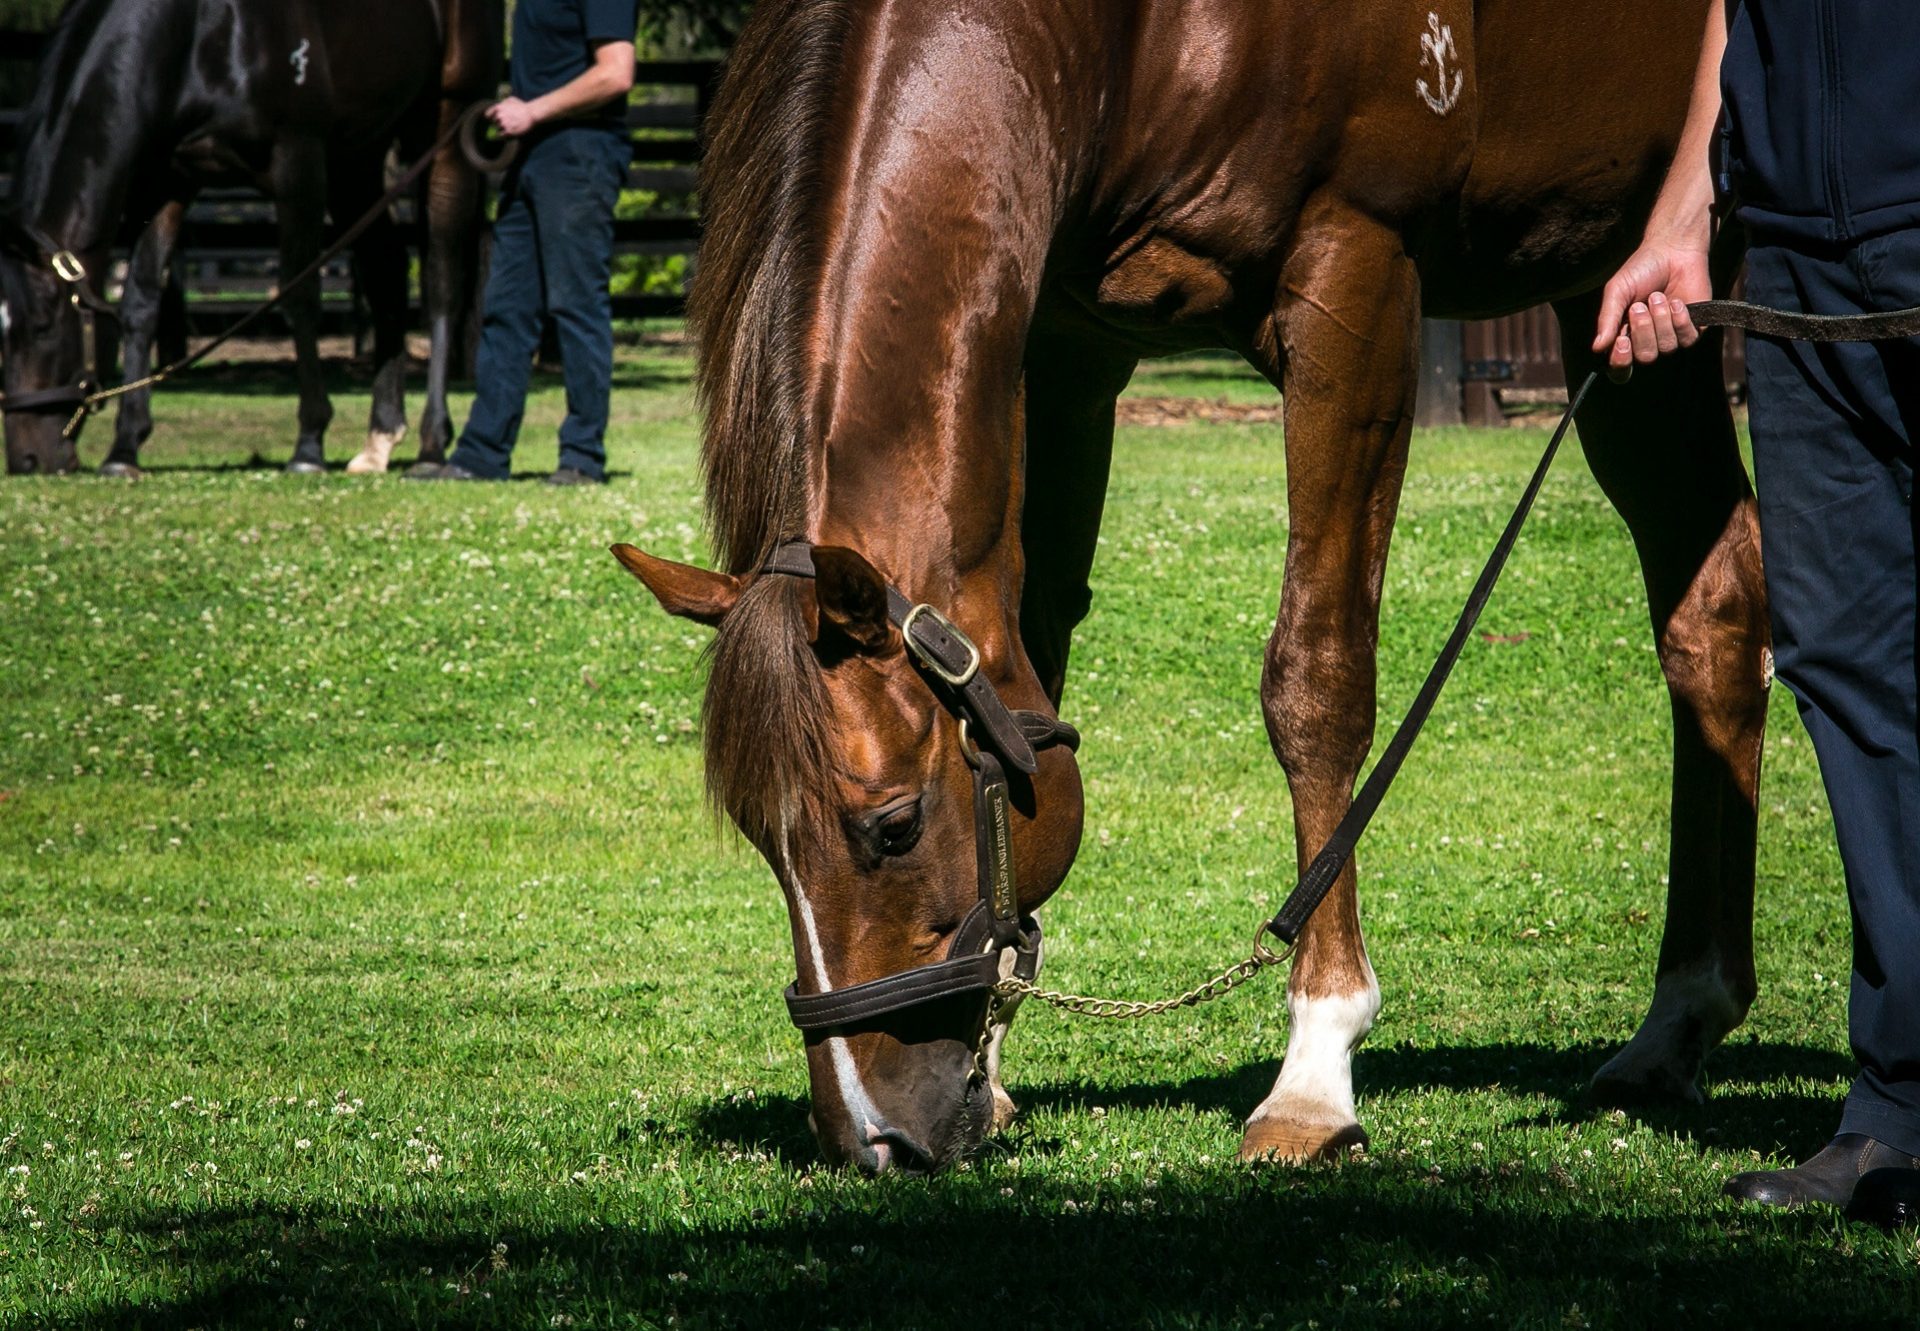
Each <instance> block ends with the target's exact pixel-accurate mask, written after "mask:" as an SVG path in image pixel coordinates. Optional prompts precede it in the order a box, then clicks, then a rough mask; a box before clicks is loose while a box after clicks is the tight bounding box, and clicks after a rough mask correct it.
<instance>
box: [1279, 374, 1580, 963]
mask: <svg viewBox="0 0 1920 1331" xmlns="http://www.w3.org/2000/svg"><path fill="white" fill-rule="evenodd" d="M1599 377H1600V375H1599V372H1598V371H1595V372H1593V373H1591V374H1589V375H1588V376H1587V378H1586V381H1585V382H1584V383H1582V384H1581V385H1580V391H1579V392H1577V393H1575V394H1574V395H1573V400H1572V401H1571V402H1569V403H1568V404H1567V410H1566V414H1565V415H1563V416H1561V417H1560V424H1559V425H1558V426H1556V427H1555V428H1554V431H1553V437H1552V438H1550V439H1548V440H1547V447H1546V451H1545V452H1543V453H1541V455H1540V461H1539V463H1538V464H1536V465H1535V467H1534V469H1533V477H1532V479H1531V480H1529V481H1528V482H1527V488H1526V489H1525V490H1524V491H1522V492H1521V495H1520V502H1519V503H1518V504H1517V505H1515V507H1514V510H1513V516H1512V517H1510V518H1508V519H1507V528H1506V530H1505V531H1503V532H1501V533H1500V539H1499V540H1498V541H1496V542H1494V546H1493V553H1492V554H1491V555H1489V556H1488V557H1487V563H1486V567H1484V568H1482V569H1481V570H1480V577H1479V578H1478V579H1477V580H1476V581H1475V582H1474V584H1473V590H1472V591H1471V592H1469V593H1468V594H1467V603H1466V605H1465V607H1464V608H1462V609H1461V611H1460V618H1459V619H1458V620H1456V621H1455V622H1454V625H1453V632H1452V633H1451V634H1449V635H1448V636H1447V642H1446V646H1444V647H1442V648H1441V649H1440V656H1439V659H1437V660H1436V661H1434V663H1433V668H1432V669H1431V670H1429V671H1428V672H1427V682H1426V683H1424V684H1422V685H1421V686H1420V692H1419V693H1418V694H1416V695H1415V696H1414V699H1413V705H1412V706H1411V707H1409V708H1408V709H1407V715H1406V719H1405V720H1403V721H1401V722H1400V728H1399V729H1398V730H1396V731H1394V732H1393V738H1392V739H1390V740H1388V741H1387V747H1386V750H1385V751H1384V752H1383V753H1381V755H1380V761H1379V762H1377V763H1375V764H1374V765H1373V770H1372V771H1371V772H1369V773H1367V780H1366V784H1365V785H1363V786H1361V787H1360V793H1359V794H1358V795H1356V796H1354V798H1353V803H1352V804H1350V805H1348V806H1347V812H1346V814H1345V816H1344V817H1342V818H1341V819H1340V823H1339V825H1338V826H1337V827H1335V828H1334V829H1333V835H1332V836H1330V837H1328V838H1327V844H1326V845H1324V846H1322V847H1321V848H1320V853H1319V854H1318V855H1315V856H1314V857H1313V862H1312V863H1311V864H1309V865H1308V866H1307V871H1306V872H1305V873H1304V874H1301V875H1300V881H1299V882H1298V883H1297V884H1295V885H1294V889H1293V891H1292V892H1291V893H1289V894H1288V896H1287V899H1286V901H1285V902H1284V903H1283V904H1282V905H1281V907H1280V909H1279V911H1278V912H1277V913H1276V914H1275V915H1274V917H1273V918H1272V919H1271V920H1269V921H1268V922H1267V926H1266V928H1267V931H1268V932H1271V933H1272V934H1273V935H1274V936H1275V937H1276V938H1278V939H1280V940H1281V941H1282V942H1284V943H1287V944H1289V945H1291V944H1292V943H1293V942H1294V941H1295V940H1296V939H1298V938H1299V937H1300V931H1301V930H1302V929H1303V928H1305V927H1306V923H1307V920H1308V919H1309V918H1311V917H1312V915H1313V912H1314V909H1315V908H1316V907H1317V906H1319V904H1320V903H1321V902H1322V901H1324V900H1326V896H1327V893H1328V892H1329V891H1331V890H1332V888H1333V885H1334V883H1335V882H1336V881H1338V879H1339V877H1340V871H1341V870H1342V869H1343V868H1345V867H1346V863H1347V860H1348V858H1349V857H1350V856H1352V854H1353V848H1354V847H1355V846H1356V845H1358V844H1359V842H1360V838H1361V837H1362V836H1364V835H1365V834H1366V830H1367V824H1368V823H1370V822H1372V821H1373V815H1374V814H1375V813H1377V812H1379V809H1380V802H1381V801H1382V800H1384V799H1386V797H1387V790H1388V789H1389V788H1390V787H1391V786H1392V785H1393V779H1394V778H1395V777H1396V776H1399V775H1400V768H1401V767H1402V766H1403V765H1404V764H1405V763H1406V761H1407V755H1408V754H1409V753H1411V752H1412V751H1413V742H1414V741H1415V740H1416V739H1418V738H1420V728H1421V727H1422V726H1424V725H1426V723H1427V717H1428V715H1430V714H1431V713H1432V711H1433V705H1434V704H1435V703H1436V702H1438V701H1439V700H1440V691H1441V690H1442V689H1444V688H1445V687H1446V686H1447V677H1448V676H1449V675H1451V674H1452V673H1453V667H1454V663H1455V662H1457V661H1458V660H1459V659H1460V652H1461V650H1462V649H1464V648H1465V647H1466V645H1467V638H1468V636H1469V635H1470V634H1471V633H1472V632H1473V626H1474V625H1475V624H1477V623H1478V622H1479V621H1480V612H1481V611H1482V610H1484V609H1486V606H1487V600H1488V598H1490V597H1491V596H1492V595H1493V587H1494V584H1495V583H1497V582H1498V581H1499V580H1500V574H1501V572H1502V571H1503V570H1504V569H1505V568H1506V566H1507V557H1508V556H1509V555H1511V554H1512V553H1513V547H1514V543H1515V542H1516V541H1518V540H1519V539H1520V529H1521V528H1522V527H1524V526H1525V525H1526V522H1527V514H1529V513H1530V512H1532V511H1533V501H1534V500H1535V499H1537V498H1538V497H1539V495H1540V487H1541V486H1542V485H1544V484H1545V483H1546V479H1547V472H1548V471H1550V470H1552V468H1553V460H1554V458H1555V457H1557V456H1558V455H1559V453H1560V444H1561V441H1562V440H1564V439H1565V438H1566V437H1567V430H1568V429H1569V428H1570V427H1571V426H1572V425H1573V416H1574V413H1575V412H1577V411H1579V410H1580V404H1581V403H1582V402H1584V401H1586V399H1587V392H1588V390H1590V389H1591V388H1592V387H1593V385H1594V383H1595V381H1597V380H1598V379H1599Z"/></svg>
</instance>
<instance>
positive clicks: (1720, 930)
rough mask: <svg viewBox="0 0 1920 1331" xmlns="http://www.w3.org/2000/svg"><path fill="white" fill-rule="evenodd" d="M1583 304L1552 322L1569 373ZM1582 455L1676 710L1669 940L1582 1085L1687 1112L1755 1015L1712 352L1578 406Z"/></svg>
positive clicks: (1755, 658)
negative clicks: (1612, 518)
mask: <svg viewBox="0 0 1920 1331" xmlns="http://www.w3.org/2000/svg"><path fill="white" fill-rule="evenodd" d="M1595 312H1596V311H1595V302H1594V301H1593V300H1591V299H1588V300H1581V301H1572V302H1568V303H1566V304H1565V305H1563V306H1562V307H1561V308H1560V316H1561V325H1562V329H1563V333H1562V342H1563V344H1564V345H1565V347H1566V362H1567V373H1568V374H1569V375H1570V376H1575V377H1582V376H1584V375H1585V374H1586V373H1587V371H1588V370H1589V369H1592V368H1595V367H1596V366H1597V364H1598V362H1597V361H1596V360H1595V359H1594V358H1593V357H1592V356H1591V355H1590V354H1589V353H1587V351H1586V345H1587V341H1588V339H1589V337H1590V336H1591V333H1592V329H1593V321H1594V317H1595ZM1579 423H1580V442H1581V444H1582V445H1583V446H1584V448H1585V449H1586V453H1587V459H1588V462H1589V463H1590V464H1591V466H1592V468H1593V473H1594V476H1595V477H1596V478H1597V479H1598V480H1599V482H1600V486H1601V488H1602V489H1603V490H1605V491H1606V494H1607V497H1608V498H1609V499H1610V500H1612V501H1613V504H1614V506H1615V507H1616V508H1618V509H1619V510H1620V514H1621V516H1622V517H1623V518H1625V519H1626V522H1627V526H1628V528H1629V529H1630V530H1631V531H1632V533H1633V539H1634V544H1635V546H1636V547H1637V548H1638V551H1639V554H1640V563H1641V569H1642V575H1643V577H1644V579H1645V583H1646V589H1647V608H1648V611H1649V613H1650V614H1651V616H1652V620H1653V632H1654V641H1655V643H1656V645H1657V647H1658V649H1659V652H1660V666H1661V670H1662V671H1663V673H1664V674H1665V675H1666V680H1667V690H1668V693H1669V695H1670V698H1671V701H1672V705H1673V817H1672V831H1671V833H1670V836H1671V846H1670V851H1669V854H1670V860H1669V865H1668V873H1667V881H1668V887H1667V925H1666V936H1665V938H1664V940H1663V942H1662V944H1661V948H1660V963H1659V974H1658V976H1657V978H1656V980H1655V982H1654V990H1653V1002H1652V1006H1651V1007H1650V1008H1649V1010H1648V1012H1647V1016H1646V1020H1645V1021H1644V1022H1643V1023H1642V1024H1641V1027H1640V1031H1639V1033H1638V1034H1636V1035H1635V1036H1634V1037H1633V1039H1632V1041H1630V1042H1629V1043H1628V1045H1627V1046H1626V1048H1624V1049H1623V1050H1621V1051H1620V1053H1618V1054H1617V1055H1615V1056H1614V1058H1613V1059H1612V1060H1611V1061H1610V1062H1608V1063H1607V1065H1606V1066H1605V1067H1603V1068H1601V1069H1600V1071H1599V1073H1598V1074H1597V1075H1596V1076H1595V1078H1594V1092H1595V1094H1596V1095H1598V1096H1600V1097H1602V1098H1603V1099H1606V1100H1608V1101H1633V1100H1646V1099H1655V1100H1674V1099H1678V1100H1689V1101H1699V1100H1700V1099H1701V1098H1702V1093H1701V1091H1700V1087H1699V1080H1698V1079H1699V1073H1700V1064H1701V1060H1702V1059H1703V1058H1704V1057H1705V1055H1706V1053H1707V1051H1708V1050H1710V1049H1712V1048H1713V1047H1714V1046H1715V1045H1717V1044H1719V1043H1720V1041H1721V1040H1722V1039H1724V1038H1725V1037H1726V1034H1727V1032H1729V1031H1731V1030H1732V1029H1733V1028H1734V1027H1735V1026H1738V1025H1739V1024H1740V1022H1741V1021H1742V1020H1744V1019H1745V1017H1746V1013H1747V1007H1748V1005H1749V1004H1750V1003H1751V1002H1752V1001H1753V995H1754V987H1755V986H1754V973H1753V871H1754V839H1755V808H1756V802H1757V800H1758V798H1759V785H1760V751H1761V741H1762V737H1763V734H1764V731H1765V727H1766V719H1767V689H1768V684H1769V682H1770V681H1769V670H1768V666H1767V659H1768V653H1767V642H1768V633H1767V617H1766V592H1765V587H1764V584H1763V583H1762V581H1761V573H1760V538H1759V529H1758V524H1757V519H1756V515H1755V509H1754V499H1753V492H1752V490H1751V489H1750V488H1749V486H1748V484H1747V473H1746V469H1745V468H1744V467H1743V466H1742V465H1741V461H1740V452H1739V445H1738V441H1737V440H1736V438H1735V436H1734V430H1733V422H1732V418H1731V415H1730V413H1729V412H1728V411H1727V405H1726V396H1725V388H1724V385H1723V383H1722V379H1721V371H1720V349H1719V338H1718V336H1717V335H1716V336H1714V337H1713V338H1712V339H1711V340H1710V343H1709V344H1707V345H1703V346H1701V347H1700V348H1699V349H1698V350H1695V351H1693V352H1690V353H1688V354H1687V355H1685V356H1681V357H1678V358H1674V359H1671V360H1666V361H1662V362H1661V363H1660V364H1658V365H1654V366H1646V367H1642V368H1640V369H1638V370H1636V371H1635V372H1634V377H1633V381H1632V382H1631V383H1630V384H1628V385H1627V386H1626V387H1624V388H1609V389H1608V390H1607V391H1605V392H1599V393H1595V394H1593V395H1592V396H1591V397H1590V398H1589V399H1588V402H1587V405H1586V406H1585V407H1583V408H1582V409H1581V413H1580V422H1579Z"/></svg>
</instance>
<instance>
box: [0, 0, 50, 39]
mask: <svg viewBox="0 0 1920 1331" xmlns="http://www.w3.org/2000/svg"><path fill="white" fill-rule="evenodd" d="M65 5H66V0H0V29H6V28H10V29H12V30H14V31H16V32H44V31H45V30H46V29H48V28H51V27H52V26H53V21H54V20H55V19H56V18H58V17H59V16H60V11H61V9H62V8H64V7H65Z"/></svg>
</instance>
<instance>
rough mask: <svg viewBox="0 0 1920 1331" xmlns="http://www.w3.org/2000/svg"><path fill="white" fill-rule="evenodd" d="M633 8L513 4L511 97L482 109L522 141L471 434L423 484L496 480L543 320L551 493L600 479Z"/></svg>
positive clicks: (490, 284)
mask: <svg viewBox="0 0 1920 1331" xmlns="http://www.w3.org/2000/svg"><path fill="white" fill-rule="evenodd" d="M638 11H639V3H638V0H518V3H516V4H515V5H514V11H513V47H512V85H513V96H511V97H509V98H507V99H506V100H505V101H503V102H501V103H500V104H499V105H498V106H496V107H494V108H493V110H492V112H491V113H490V115H491V118H492V120H493V122H494V124H496V125H498V126H499V127H500V131H501V133H503V134H506V135H509V136H511V137H515V138H524V139H525V140H526V145H525V149H524V151H523V152H522V154H521V157H520V161H519V162H518V163H517V164H516V165H515V167H514V168H513V170H512V172H511V173H510V174H509V175H508V176H507V183H506V186H505V188H504V190H503V191H502V196H501V201H500V213H499V217H498V220H496V221H495V222H494V225H493V266H492V270H491V272H490V274H489V275H488V278H487V295H486V309H485V314H484V316H483V319H482V322H481V331H480V352H479V355H478V357H477V358H476V363H475V367H474V378H475V384H476V392H475V396H474V400H473V410H472V412H471V413H470V414H469V415H468V417H467V428H466V429H465V430H463V431H461V434H460V439H459V442H458V443H457V444H456V445H455V447H454V451H453V454H452V455H451V456H450V457H449V458H448V459H447V461H446V462H445V463H443V464H440V465H427V466H422V467H417V468H415V470H414V472H413V473H412V475H414V476H415V477H416V478H419V479H425V480H460V481H465V480H490V481H491V480H505V479H507V477H508V475H509V474H510V468H511V464H512V459H513V445H514V442H515V441H516V440H517V439H518V438H519V435H520V422H521V419H522V417H523V416H524V415H525V412H526V405H527V385H528V382H529V380H530V379H531V377H532V374H533V357H534V353H535V352H536V351H538V350H539V347H540V329H541V320H542V317H543V316H544V317H547V318H551V319H552V320H553V322H554V328H555V331H556V333H557V334H558V337H559V342H560V364H561V368H562V370H563V372H564V375H565V380H566V386H567V416H566V419H565V420H564V421H562V422H561V424H560V465H559V467H558V469H557V470H555V471H554V473H553V474H552V475H551V476H549V477H548V478H547V479H548V481H549V482H550V483H552V484H555V485H584V484H598V483H600V482H603V481H605V480H606V476H607V445H606V436H607V411H608V404H609V400H610V398H611V396H612V391H613V300H612V295H611V292H610V291H609V289H608V283H609V279H610V277H611V273H612V265H613V210H614V205H615V204H616V203H617V202H618V201H619V198H620V190H621V187H622V186H623V185H625V184H626V180H627V167H628V165H629V164H630V163H631V161H632V157H633V151H632V147H631V145H630V144H629V142H628V140H627V107H626V95H627V90H628V89H630V88H631V87H633V59H634V51H633V36H634V29H635V27H636V26H637V24H638V22H639V12H638Z"/></svg>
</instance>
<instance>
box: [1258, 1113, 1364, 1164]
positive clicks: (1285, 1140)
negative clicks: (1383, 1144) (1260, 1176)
mask: <svg viewBox="0 0 1920 1331" xmlns="http://www.w3.org/2000/svg"><path fill="white" fill-rule="evenodd" d="M1366 1149H1367V1130H1366V1129H1365V1128H1363V1127H1361V1126H1360V1125H1359V1124H1358V1123H1345V1124H1332V1123H1295V1122H1291V1121H1288V1120H1285V1119H1274V1118H1256V1119H1254V1120H1253V1121H1252V1122H1251V1123H1249V1124H1247V1133H1246V1136H1244V1137H1242V1138H1241V1139H1240V1158H1241V1159H1242V1160H1244V1161H1247V1162H1249V1163H1252V1162H1255V1161H1274V1162H1277V1163H1280V1164H1293V1165H1300V1164H1308V1163H1311V1162H1313V1161H1316V1160H1344V1159H1346V1158H1347V1157H1348V1156H1349V1155H1354V1154H1356V1153H1358V1152H1362V1151H1365V1150H1366Z"/></svg>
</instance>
